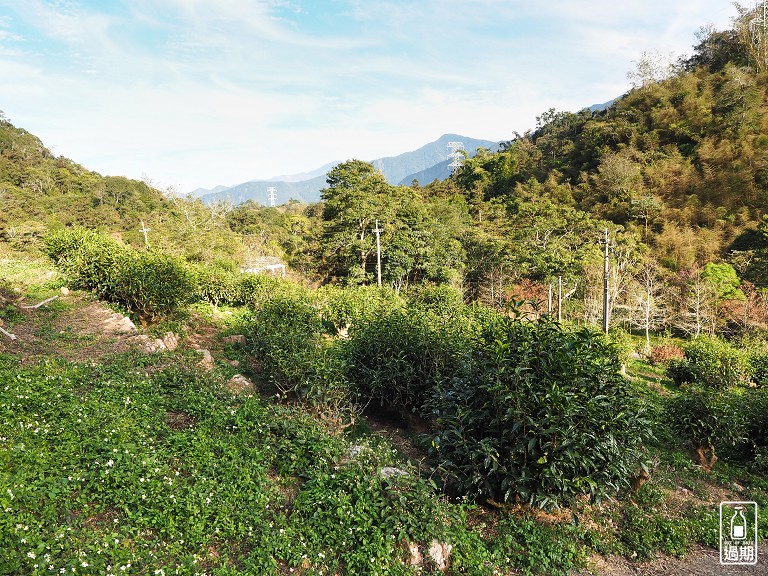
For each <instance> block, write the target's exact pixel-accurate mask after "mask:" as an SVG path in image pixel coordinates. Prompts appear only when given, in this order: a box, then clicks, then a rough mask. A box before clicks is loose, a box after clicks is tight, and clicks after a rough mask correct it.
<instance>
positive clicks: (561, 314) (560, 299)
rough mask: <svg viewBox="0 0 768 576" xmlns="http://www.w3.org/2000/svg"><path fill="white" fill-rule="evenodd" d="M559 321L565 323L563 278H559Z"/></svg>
mask: <svg viewBox="0 0 768 576" xmlns="http://www.w3.org/2000/svg"><path fill="white" fill-rule="evenodd" d="M557 321H558V322H562V321H563V277H562V276H558V277H557Z"/></svg>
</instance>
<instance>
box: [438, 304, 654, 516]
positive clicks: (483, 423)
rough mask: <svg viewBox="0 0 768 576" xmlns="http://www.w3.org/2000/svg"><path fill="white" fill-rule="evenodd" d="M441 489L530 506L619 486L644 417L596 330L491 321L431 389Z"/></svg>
mask: <svg viewBox="0 0 768 576" xmlns="http://www.w3.org/2000/svg"><path fill="white" fill-rule="evenodd" d="M429 407H430V408H431V412H432V415H433V417H434V418H435V421H436V425H437V427H438V431H437V433H436V434H435V435H434V438H433V442H432V446H433V451H434V453H435V455H436V456H437V457H438V458H439V460H440V462H441V463H442V464H441V467H442V470H443V474H444V479H445V481H446V483H447V485H448V488H449V489H450V490H452V491H453V492H456V493H461V494H468V495H471V496H472V497H476V498H482V499H486V498H490V499H493V500H495V501H500V502H512V501H515V500H517V499H520V500H522V501H523V502H529V503H531V504H534V505H536V506H540V507H544V508H547V507H551V506H553V505H556V504H559V503H562V502H572V501H573V500H574V499H575V498H576V497H577V496H579V495H581V494H587V495H589V496H590V497H591V498H592V499H593V500H596V501H599V500H601V499H602V498H603V497H604V496H607V495H611V494H615V493H616V492H617V491H618V490H619V489H621V488H623V487H626V486H628V485H629V482H630V477H631V476H632V475H633V473H634V471H635V469H636V467H637V466H638V465H639V464H641V462H642V460H643V453H642V443H643V441H644V440H645V439H646V438H647V437H648V435H649V430H650V427H649V422H648V421H647V419H646V417H645V415H644V412H643V410H642V409H641V408H640V406H639V403H638V402H637V400H636V399H635V398H634V396H633V394H632V391H631V389H630V387H629V384H628V383H627V381H625V379H624V378H623V377H622V376H621V375H620V366H619V361H618V354H617V352H616V350H615V348H614V347H613V346H612V345H611V344H610V343H609V342H608V341H607V340H606V339H605V337H604V336H602V335H600V334H598V333H595V332H592V331H589V330H577V331H567V330H565V329H564V328H562V327H561V326H560V325H558V324H556V323H553V322H550V321H548V320H546V319H543V320H540V321H537V322H529V321H520V320H516V319H513V318H507V317H497V318H495V319H493V320H491V321H490V322H488V323H487V324H486V325H485V326H484V328H483V331H482V333H481V335H480V339H479V345H478V346H477V348H476V350H475V351H474V352H473V353H472V355H471V356H470V357H468V358H466V361H465V362H464V366H463V369H462V371H461V372H460V373H459V375H458V376H456V377H454V378H452V379H450V380H446V381H445V382H443V383H442V384H441V385H440V386H438V387H437V388H436V389H435V391H434V394H432V395H431V397H430V401H429Z"/></svg>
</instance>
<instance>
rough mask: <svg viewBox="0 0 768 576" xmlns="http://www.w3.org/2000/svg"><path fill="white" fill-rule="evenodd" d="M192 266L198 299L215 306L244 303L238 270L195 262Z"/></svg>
mask: <svg viewBox="0 0 768 576" xmlns="http://www.w3.org/2000/svg"><path fill="white" fill-rule="evenodd" d="M190 268H191V270H192V274H193V276H194V283H195V299H196V300H202V301H205V302H209V303H211V304H213V305H214V306H218V305H219V304H229V305H237V304H241V303H242V293H241V279H240V274H239V273H238V272H235V271H233V270H231V269H228V268H225V267H222V266H216V265H202V264H193V265H191V266H190Z"/></svg>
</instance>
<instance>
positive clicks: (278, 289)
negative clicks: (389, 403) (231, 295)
mask: <svg viewBox="0 0 768 576" xmlns="http://www.w3.org/2000/svg"><path fill="white" fill-rule="evenodd" d="M237 285H238V287H237V290H238V294H239V298H240V301H241V302H242V303H243V304H245V305H247V306H248V307H250V308H251V309H254V310H257V309H259V307H261V306H262V305H263V304H264V303H265V302H267V301H269V300H271V299H273V298H277V299H303V300H305V301H309V295H308V292H307V289H306V288H304V287H303V286H301V285H300V284H297V283H296V282H292V281H291V280H287V279H285V278H278V277H276V276H267V275H266V274H250V273H246V274H241V275H240V277H239V279H238V280H237Z"/></svg>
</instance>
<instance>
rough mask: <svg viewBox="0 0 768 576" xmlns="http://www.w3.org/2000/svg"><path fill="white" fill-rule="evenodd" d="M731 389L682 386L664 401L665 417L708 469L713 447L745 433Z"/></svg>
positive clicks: (695, 457) (713, 457)
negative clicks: (688, 387)
mask: <svg viewBox="0 0 768 576" xmlns="http://www.w3.org/2000/svg"><path fill="white" fill-rule="evenodd" d="M736 398H737V397H736V396H735V395H734V394H733V393H729V392H722V391H713V390H700V389H690V390H682V391H681V392H680V394H679V395H678V396H675V397H673V398H671V399H670V400H669V401H668V403H667V410H666V412H667V418H668V420H669V421H670V423H671V425H672V428H673V429H674V430H675V431H676V432H677V433H678V434H679V436H680V438H682V439H683V440H684V441H685V442H686V443H687V445H688V448H689V449H690V450H691V456H692V458H693V459H694V461H695V462H697V463H698V464H701V466H702V467H703V468H704V469H705V470H711V468H712V466H713V465H714V463H715V462H716V461H717V456H716V454H715V449H716V448H719V447H720V446H728V445H731V446H733V445H734V444H736V442H738V441H740V440H742V439H744V437H745V432H746V429H745V422H744V419H743V418H742V416H741V415H740V414H739V413H738V410H737V402H736Z"/></svg>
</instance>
